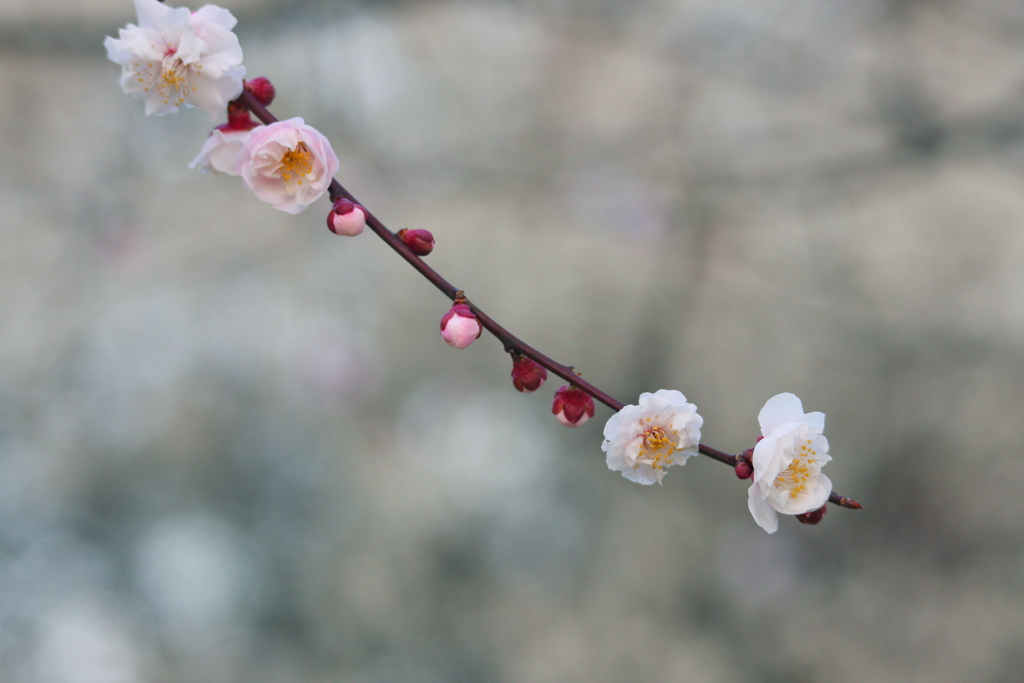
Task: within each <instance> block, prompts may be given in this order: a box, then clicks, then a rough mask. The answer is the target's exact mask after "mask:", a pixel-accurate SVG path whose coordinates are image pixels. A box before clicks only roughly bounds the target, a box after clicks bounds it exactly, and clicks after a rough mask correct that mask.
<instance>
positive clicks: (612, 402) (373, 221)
mask: <svg viewBox="0 0 1024 683" xmlns="http://www.w3.org/2000/svg"><path fill="white" fill-rule="evenodd" d="M235 101H236V102H239V103H240V104H242V105H243V106H245V107H246V108H248V109H249V111H251V112H252V113H253V114H255V115H256V118H258V119H259V120H260V121H262V122H263V123H265V124H268V125H269V124H271V123H274V122H275V121H277V118H276V117H275V116H274V115H273V114H271V113H270V110H268V109H267V108H266V107H264V106H263V105H262V104H260V103H259V102H258V101H257V100H256V98H255V97H253V95H252V93H250V92H249V91H248V90H242V94H241V95H240V96H239V97H238V99H237V100H235ZM328 192H329V193H330V197H331V201H332V202H333V201H334V200H336V199H337V198H338V197H344V198H345V199H348V200H349V201H351V202H353V203H355V204H359V206H361V207H363V211H364V213H365V214H366V224H367V225H368V226H370V229H371V230H373V231H374V232H375V233H377V236H378V237H380V238H381V239H382V240H384V241H385V242H386V243H387V245H388V246H389V247H391V248H392V249H394V250H395V251H396V252H398V255H399V256H401V257H402V258H404V259H405V260H406V261H408V262H409V265H411V266H412V267H413V268H415V269H416V270H417V271H419V273H420V275H422V276H423V277H425V278H426V279H427V280H428V281H429V282H430V283H431V284H432V285H434V286H435V287H437V288H438V289H439V290H441V292H443V293H444V295H445V296H447V297H448V298H449V299H452V300H454V299H455V297H456V295H457V293H459V292H461V291H462V290H460V289H459V288H457V287H456V286H455V285H453V284H451V283H450V282H448V281H447V280H445V279H444V278H443V277H441V275H440V273H438V272H437V271H436V270H434V269H433V268H431V267H430V266H429V265H427V263H426V261H424V260H423V259H421V258H420V257H419V256H417V255H416V254H414V253H412V251H410V250H409V247H407V246H405V243H404V242H402V240H401V239H399V238H398V237H397V236H396V235H395V233H393V232H391V231H390V230H389V229H388V228H387V227H386V226H385V225H384V224H383V223H381V222H380V221H379V220H378V219H377V217H376V216H374V215H373V214H371V213H370V212H369V210H368V209H367V208H366V207H365V206H363V204H362V203H361V202H360V201H359V200H358V199H356V198H355V197H354V196H353V195H352V193H351V192H349V191H348V190H346V189H345V188H344V187H343V186H342V185H341V183H339V182H338V181H337V180H335V179H333V178H332V179H331V185H330V187H329V188H328ZM467 303H468V304H469V307H470V308H471V309H472V311H473V313H474V315H476V317H477V320H479V321H480V324H481V325H483V326H484V328H485V329H486V330H487V331H488V332H490V333H491V334H493V335H494V336H495V337H497V338H498V341H500V342H501V343H502V344H504V345H505V350H506V351H512V350H514V351H518V352H519V353H521V354H523V355H524V356H526V357H528V358H530V359H532V360H533V361H534V362H536V363H537V364H538V365H541V366H543V367H545V368H547V370H548V371H550V372H553V373H555V374H556V375H558V376H559V377H561V378H562V379H564V380H565V381H567V382H569V383H570V384H573V385H575V386H577V387H579V388H580V389H582V390H583V391H585V392H587V393H588V394H590V395H591V396H592V397H594V398H595V399H597V400H598V401H600V402H601V403H603V404H605V405H606V406H608V407H609V408H611V409H612V410H614V411H616V412H618V411H620V410H622V408H623V407H624V406H625V405H626V404H625V403H623V402H622V401H619V400H618V399H616V398H614V397H612V396H611V395H609V394H606V393H605V392H603V391H601V390H600V389H598V388H597V387H595V386H594V385H593V384H591V383H590V382H587V381H586V380H584V379H583V378H582V377H580V376H579V375H577V374H576V372H575V370H574V369H573V368H571V367H569V366H568V365H562V364H561V363H557V362H555V361H554V360H553V359H551V358H549V357H548V356H546V355H544V354H543V353H541V352H540V351H538V350H537V349H535V348H533V347H532V346H530V345H528V344H526V343H525V342H523V341H522V340H521V339H519V338H518V337H516V336H515V335H513V334H512V333H511V332H509V331H508V330H506V329H505V328H504V327H502V326H501V325H499V324H498V323H497V322H496V321H495V320H494V318H492V317H491V316H489V315H487V314H486V313H484V312H483V311H481V310H480V309H479V308H478V307H477V306H476V305H475V304H473V302H471V301H467ZM697 450H698V451H699V452H700V453H701V454H703V455H706V456H708V457H709V458H711V459H712V460H717V461H718V462H721V463H725V464H726V465H729V466H730V467H735V466H736V456H735V455H729V454H728V453H725V452H723V451H720V450H718V449H716V448H711V447H710V446H705V445H704V444H699V447H698V449H697ZM828 499H829V502H831V503H835V504H836V505H840V506H842V507H845V508H850V509H853V510H859V509H860V507H861V506H860V504H859V503H857V502H856V501H854V500H850V499H849V498H845V497H843V496H838V495H836V494H835V493H833V494H832V495H830V496H829V498H828Z"/></svg>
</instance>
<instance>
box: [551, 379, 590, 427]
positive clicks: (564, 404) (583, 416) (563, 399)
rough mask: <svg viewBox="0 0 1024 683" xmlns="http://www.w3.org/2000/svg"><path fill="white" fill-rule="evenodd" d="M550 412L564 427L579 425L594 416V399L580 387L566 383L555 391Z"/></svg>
mask: <svg viewBox="0 0 1024 683" xmlns="http://www.w3.org/2000/svg"><path fill="white" fill-rule="evenodd" d="M551 412H552V413H554V414H555V417H556V418H558V421H559V422H561V423H562V424H563V425H565V426H566V427H579V426H580V425H582V424H583V423H584V422H586V421H587V420H589V419H590V418H592V417H594V399H592V398H591V397H590V394H588V393H587V392H585V391H583V390H582V389H579V388H577V387H574V386H573V385H571V384H566V385H565V386H562V387H559V388H558V390H557V391H556V392H555V400H554V401H553V402H552V404H551Z"/></svg>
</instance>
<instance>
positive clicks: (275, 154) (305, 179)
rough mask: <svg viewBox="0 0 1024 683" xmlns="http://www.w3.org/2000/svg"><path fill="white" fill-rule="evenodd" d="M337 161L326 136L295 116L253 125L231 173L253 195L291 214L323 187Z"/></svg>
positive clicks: (307, 203) (324, 188)
mask: <svg viewBox="0 0 1024 683" xmlns="http://www.w3.org/2000/svg"><path fill="white" fill-rule="evenodd" d="M340 165H341V164H340V163H339V161H338V157H337V156H336V155H335V154H334V150H332V149H331V143H330V142H328V141H327V138H325V137H324V136H323V135H321V134H320V132H319V131H317V130H316V129H315V128H313V127H312V126H307V125H306V123H305V122H304V121H303V120H302V119H301V118H298V117H296V118H293V119H288V120H287V121H277V122H275V123H272V124H270V125H269V126H261V127H259V128H255V129H253V131H252V133H251V134H250V135H249V139H248V140H246V141H245V144H244V145H243V146H242V149H241V150H240V151H239V152H238V156H237V157H236V160H235V173H236V174H237V175H240V176H242V180H244V181H245V184H246V185H248V186H249V189H251V190H252V191H253V192H254V193H255V194H256V196H257V197H259V198H260V199H262V200H263V201H265V202H267V203H268V204H271V205H273V206H274V208H277V209H280V210H281V211H285V212H287V213H293V214H294V213H299V212H301V211H303V210H305V208H306V207H307V206H309V205H310V204H312V203H313V202H314V201H316V200H317V198H319V197H320V195H322V194H323V193H324V192H326V191H327V188H328V187H329V186H330V184H331V179H332V178H333V176H334V174H335V173H337V172H338V168H339V166H340Z"/></svg>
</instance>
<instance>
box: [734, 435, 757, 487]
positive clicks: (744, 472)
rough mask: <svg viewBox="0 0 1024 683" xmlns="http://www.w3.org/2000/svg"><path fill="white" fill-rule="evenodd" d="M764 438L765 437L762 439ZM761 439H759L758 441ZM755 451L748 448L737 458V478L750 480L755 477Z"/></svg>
mask: <svg viewBox="0 0 1024 683" xmlns="http://www.w3.org/2000/svg"><path fill="white" fill-rule="evenodd" d="M761 438H764V437H761ZM760 440H761V439H760V438H759V439H758V441H760ZM753 458H754V449H753V448H748V449H747V450H745V451H743V452H742V453H740V454H739V455H737V456H736V476H737V477H739V478H740V479H750V478H751V477H752V476H754V465H753Z"/></svg>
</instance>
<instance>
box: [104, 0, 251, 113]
mask: <svg viewBox="0 0 1024 683" xmlns="http://www.w3.org/2000/svg"><path fill="white" fill-rule="evenodd" d="M135 10H136V12H137V13H138V15H139V25H138V26H136V25H135V24H128V26H127V27H125V28H123V29H121V30H120V32H119V34H118V35H119V37H118V38H110V37H107V39H106V40H105V41H104V42H103V44H104V46H105V47H106V48H107V56H108V57H109V58H110V60H111V61H113V62H116V63H117V64H120V65H121V69H122V71H121V88H122V89H123V90H124V91H125V93H127V94H129V95H134V96H135V97H139V98H141V99H143V100H145V101H146V113H147V114H156V115H158V116H159V115H162V114H167V113H170V112H174V111H177V110H178V107H179V106H180V105H182V104H184V105H185V106H187V107H198V108H200V109H202V110H203V111H205V112H206V113H207V114H209V115H210V118H211V119H212V118H216V117H217V115H218V114H219V113H220V112H222V111H224V109H225V107H227V104H228V102H230V101H231V100H233V99H234V98H236V97H238V96H239V95H240V94H241V92H242V77H243V76H245V67H243V66H242V48H241V46H240V45H239V44H238V37H237V36H235V34H234V33H232V32H231V29H232V28H234V26H235V23H237V20H236V19H235V17H234V16H232V14H231V12H229V11H227V10H226V9H222V8H220V7H217V6H216V5H206V6H205V7H203V8H202V9H200V10H199V11H197V12H195V13H192V12H189V11H188V9H187V8H185V7H179V8H176V9H175V8H171V7H168V6H167V5H164V4H162V3H160V2H157V0H135Z"/></svg>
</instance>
